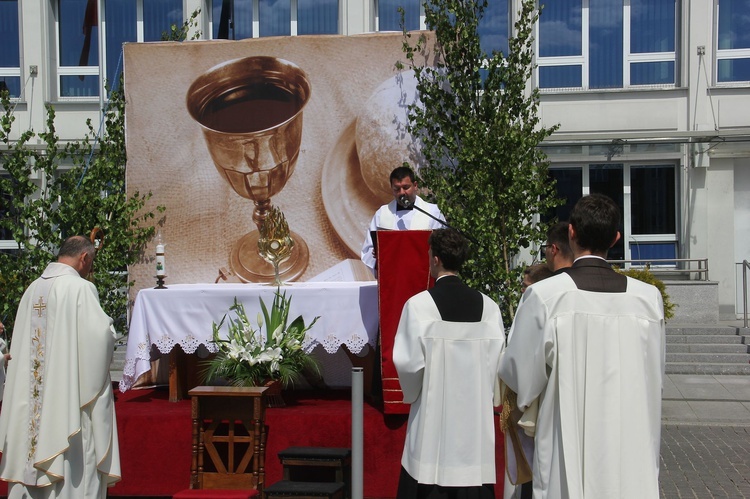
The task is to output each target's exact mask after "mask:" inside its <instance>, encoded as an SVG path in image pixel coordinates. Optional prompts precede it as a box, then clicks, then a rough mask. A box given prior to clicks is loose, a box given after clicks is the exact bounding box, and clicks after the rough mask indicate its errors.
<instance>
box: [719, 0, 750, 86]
mask: <svg viewBox="0 0 750 499" xmlns="http://www.w3.org/2000/svg"><path fill="white" fill-rule="evenodd" d="M716 9H717V18H718V29H717V32H718V33H717V34H718V40H717V42H716V47H717V50H716V81H717V82H718V83H728V82H738V81H744V82H746V81H750V3H748V2H747V1H742V0H718V1H717V2H716Z"/></svg>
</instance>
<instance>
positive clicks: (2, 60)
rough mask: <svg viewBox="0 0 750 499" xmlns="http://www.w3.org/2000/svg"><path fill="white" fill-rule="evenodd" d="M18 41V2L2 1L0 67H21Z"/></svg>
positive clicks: (0, 2)
mask: <svg viewBox="0 0 750 499" xmlns="http://www.w3.org/2000/svg"><path fill="white" fill-rule="evenodd" d="M18 40H19V36H18V0H0V47H2V50H0V67H2V68H18V67H20V66H21V62H20V61H21V55H20V54H21V51H20V48H19V42H18Z"/></svg>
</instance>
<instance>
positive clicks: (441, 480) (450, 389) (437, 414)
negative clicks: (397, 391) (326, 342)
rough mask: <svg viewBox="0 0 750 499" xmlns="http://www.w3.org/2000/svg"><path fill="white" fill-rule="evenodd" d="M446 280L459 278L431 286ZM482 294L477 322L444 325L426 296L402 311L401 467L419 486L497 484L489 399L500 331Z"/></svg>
mask: <svg viewBox="0 0 750 499" xmlns="http://www.w3.org/2000/svg"><path fill="white" fill-rule="evenodd" d="M451 279H453V280H454V281H458V278H456V277H449V276H446V277H442V278H441V279H439V280H438V281H437V283H436V284H435V289H438V288H440V287H441V286H444V285H445V284H444V282H445V283H450V282H451V281H450V280H451ZM444 280H445V281H444ZM458 285H459V284H457V283H456V287H457V286H458ZM467 289H468V288H467ZM458 292H460V291H457V292H454V294H455V295H457V294H458ZM477 294H479V293H477ZM481 297H482V300H483V301H482V302H481V303H482V309H481V320H479V321H478V322H450V321H445V320H443V319H442V316H441V311H440V310H439V309H438V306H437V305H436V303H435V300H433V297H432V296H431V295H430V291H423V292H422V293H419V294H417V295H415V296H413V297H412V298H410V299H409V300H408V301H407V302H406V304H405V305H404V309H403V312H402V314H401V320H400V322H399V326H398V330H397V332H396V338H395V342H394V347H393V363H394V365H395V366H396V370H397V371H398V378H399V382H400V384H401V389H402V390H403V393H404V403H406V404H411V408H410V411H409V420H408V426H407V430H406V441H405V443H404V451H403V455H402V458H401V465H402V466H403V468H404V469H405V470H406V471H407V472H408V473H409V475H410V476H411V477H412V478H414V479H415V480H416V481H417V482H418V483H420V484H436V485H440V486H443V487H472V486H481V485H482V484H492V483H495V480H496V472H495V424H494V412H493V405H494V403H493V394H494V393H495V390H496V388H497V377H496V372H497V367H498V363H499V359H500V352H501V350H502V348H503V346H504V341H505V334H504V331H503V326H502V316H501V315H500V309H499V308H498V306H497V304H496V303H495V302H494V301H492V299H490V298H489V297H487V296H486V295H481ZM456 298H458V296H456ZM459 313H460V311H459Z"/></svg>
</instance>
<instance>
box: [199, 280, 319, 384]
mask: <svg viewBox="0 0 750 499" xmlns="http://www.w3.org/2000/svg"><path fill="white" fill-rule="evenodd" d="M291 301H292V298H291V297H289V298H287V297H286V291H285V292H284V293H280V292H279V289H278V288H277V289H276V294H275V295H274V299H273V304H272V305H271V310H270V312H269V310H268V308H267V307H266V304H265V303H264V302H263V299H262V298H261V299H260V308H261V310H262V311H263V313H262V314H261V313H260V312H259V313H258V318H257V323H258V328H257V329H255V328H254V327H253V325H252V324H251V323H250V320H249V319H248V317H247V313H246V312H245V306H244V305H243V304H242V303H240V302H238V301H237V298H235V299H234V305H232V306H231V307H229V311H230V312H234V313H235V315H236V316H237V319H236V320H235V319H232V318H231V317H230V318H229V326H228V327H229V331H228V334H227V339H226V340H225V339H222V338H221V335H220V333H219V331H220V330H221V327H222V325H223V324H224V321H225V320H226V319H227V316H226V315H225V316H224V317H223V318H222V319H221V322H219V324H216V323H213V343H214V344H215V345H216V347H217V348H218V353H217V354H216V356H215V357H214V358H213V359H211V360H208V361H207V362H206V364H205V365H206V369H205V370H204V373H203V374H204V377H205V380H206V381H207V382H212V381H216V380H218V379H221V380H224V381H226V382H228V383H230V384H232V385H234V386H260V385H262V384H263V383H265V382H267V381H270V380H279V381H281V383H282V384H283V385H284V386H285V387H288V386H291V385H292V384H293V383H294V382H295V381H297V380H298V379H300V377H301V376H302V373H303V371H308V372H315V373H319V371H318V365H317V364H316V362H315V360H314V359H313V358H312V357H310V356H309V355H308V354H307V353H305V351H304V350H303V348H302V345H303V343H304V340H305V336H306V333H307V331H309V330H310V328H311V327H313V325H314V324H315V322H317V320H318V319H319V317H316V318H315V319H313V321H312V322H311V323H310V324H309V325H307V326H305V321H304V319H303V318H302V316H299V317H297V318H296V319H295V320H294V321H292V323H291V324H288V321H289V308H290V304H291ZM264 325H265V327H266V330H265V332H263V326H264Z"/></svg>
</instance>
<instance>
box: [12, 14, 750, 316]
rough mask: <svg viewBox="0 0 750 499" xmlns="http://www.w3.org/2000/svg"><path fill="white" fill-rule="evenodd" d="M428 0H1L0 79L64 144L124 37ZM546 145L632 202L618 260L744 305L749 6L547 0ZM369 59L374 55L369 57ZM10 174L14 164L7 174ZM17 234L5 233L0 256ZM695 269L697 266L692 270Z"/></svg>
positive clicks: (116, 60) (242, 27)
mask: <svg viewBox="0 0 750 499" xmlns="http://www.w3.org/2000/svg"><path fill="white" fill-rule="evenodd" d="M419 3H420V2H419V0H23V1H21V0H0V46H2V48H3V50H2V51H0V88H3V87H5V88H7V89H8V90H9V91H10V94H11V97H12V98H13V105H14V106H15V109H14V115H15V117H16V122H15V125H14V126H15V127H16V128H14V133H20V132H21V131H23V130H26V129H33V130H35V131H42V130H44V127H45V120H46V114H45V109H44V106H45V105H46V104H51V105H52V106H54V108H55V111H56V115H57V117H56V124H57V125H56V127H57V132H58V134H59V136H60V138H61V139H62V140H63V141H65V140H75V139H79V138H81V137H83V136H84V135H85V133H86V131H87V127H86V120H87V119H91V120H92V121H93V122H95V123H96V122H98V121H99V120H100V109H102V108H103V107H104V106H105V104H106V100H107V98H106V95H107V89H108V88H109V86H111V84H116V82H117V75H118V74H119V73H120V72H121V71H122V56H121V54H122V43H123V42H131V41H139V42H150V41H158V40H160V39H161V38H162V33H163V32H165V31H168V30H169V27H170V26H171V25H173V24H174V25H182V23H183V22H184V21H185V20H186V19H188V18H189V17H190V16H191V14H192V13H194V12H195V11H197V10H199V9H200V12H199V13H198V15H197V16H196V18H195V19H196V22H197V28H195V29H197V30H198V31H200V33H201V36H200V38H201V39H218V38H228V39H243V38H250V37H265V36H297V35H308V34H342V35H355V34H360V33H365V32H372V31H392V30H399V29H400V28H399V24H400V15H399V13H398V11H397V8H398V7H399V6H401V7H403V8H404V15H405V23H406V27H407V28H409V29H422V28H424V12H423V10H422V9H421V8H420V5H419ZM516 11H517V1H515V0H510V1H505V0H490V1H489V8H488V10H487V13H486V16H485V18H484V20H483V21H482V23H481V25H480V35H481V37H482V45H483V47H484V48H485V50H488V51H489V50H493V49H496V50H502V51H505V50H507V38H508V33H509V32H510V31H511V29H512V28H511V26H512V23H513V19H514V17H515V15H516V14H515V12H516ZM535 53H536V63H537V65H538V67H537V69H536V71H535V74H534V79H533V81H532V85H534V86H536V87H539V88H540V90H541V106H540V114H541V118H542V122H543V124H544V125H545V126H552V125H555V124H559V129H558V130H557V132H556V133H555V134H553V135H552V136H551V137H550V138H549V139H548V140H547V141H545V143H544V144H543V148H544V150H545V151H546V152H547V154H548V156H549V158H550V161H551V175H552V176H553V177H554V178H555V179H556V180H557V185H558V193H559V194H560V195H561V196H562V197H564V198H565V199H566V201H567V202H566V204H565V205H564V206H562V207H560V209H559V210H558V212H557V213H556V215H557V216H558V217H560V218H561V219H565V218H566V217H567V214H568V212H569V209H570V207H571V206H572V204H573V203H575V201H576V200H577V199H578V198H579V197H580V196H582V195H585V194H587V193H591V192H603V193H606V194H608V195H610V196H611V197H613V198H614V199H615V200H617V201H618V203H620V205H621V206H622V208H623V213H624V223H623V228H622V229H623V230H622V233H623V238H622V241H621V243H619V244H618V246H617V247H616V248H615V249H614V251H613V253H612V254H611V255H610V256H611V258H614V259H624V260H643V259H661V260H663V261H666V262H664V265H666V266H668V267H669V266H675V267H679V266H684V265H687V264H685V263H681V262H669V259H670V258H674V259H707V261H708V265H709V279H710V280H712V281H716V282H718V293H719V307H720V310H719V313H720V317H721V318H722V319H734V318H735V317H737V314H740V313H741V312H742V288H741V286H742V273H741V265H740V264H741V262H742V261H743V260H748V259H750V4H749V3H748V2H746V1H739V0H601V1H600V0H596V1H592V0H549V1H546V2H544V7H543V10H542V14H541V17H540V20H539V23H538V24H537V27H536V32H535ZM363 60H365V62H364V63H365V64H366V58H363ZM0 174H2V172H0ZM13 247H14V242H13V241H10V240H4V241H3V240H0V249H2V248H5V249H12V248H13ZM693 276H694V277H695V274H693Z"/></svg>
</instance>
